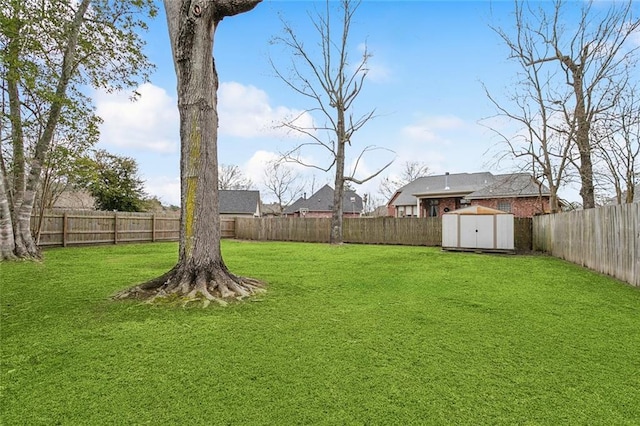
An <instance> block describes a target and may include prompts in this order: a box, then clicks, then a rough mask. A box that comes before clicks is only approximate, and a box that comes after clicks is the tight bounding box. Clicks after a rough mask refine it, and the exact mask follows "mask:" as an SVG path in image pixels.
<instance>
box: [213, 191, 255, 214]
mask: <svg viewBox="0 0 640 426" xmlns="http://www.w3.org/2000/svg"><path fill="white" fill-rule="evenodd" d="M218 198H219V204H220V214H256V213H257V209H258V206H259V204H260V191H246V190H237V189H221V190H219V191H218Z"/></svg>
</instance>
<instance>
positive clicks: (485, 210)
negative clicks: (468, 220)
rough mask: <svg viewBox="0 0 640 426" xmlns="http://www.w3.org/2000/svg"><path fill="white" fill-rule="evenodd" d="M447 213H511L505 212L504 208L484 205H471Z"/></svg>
mask: <svg viewBox="0 0 640 426" xmlns="http://www.w3.org/2000/svg"><path fill="white" fill-rule="evenodd" d="M445 214H461V215H497V214H511V213H507V212H503V211H502V210H497V209H492V208H491V207H484V206H469V207H464V208H462V209H458V210H454V211H451V212H449V213H445Z"/></svg>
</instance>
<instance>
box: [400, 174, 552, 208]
mask: <svg viewBox="0 0 640 426" xmlns="http://www.w3.org/2000/svg"><path fill="white" fill-rule="evenodd" d="M549 196H550V193H549V189H548V188H547V187H546V186H544V185H543V184H541V183H539V182H537V181H536V180H535V179H534V178H533V177H532V176H531V175H529V174H528V173H512V174H503V175H493V174H491V173H490V172H480V173H456V174H449V173H446V174H444V175H434V176H424V177H421V178H418V179H416V180H414V181H413V182H410V183H408V184H407V185H405V186H403V187H402V188H400V189H398V190H397V191H396V193H395V194H394V195H393V197H391V200H389V203H387V209H388V212H389V216H394V217H440V216H442V215H443V214H444V213H447V212H450V211H453V210H457V209H459V208H462V207H468V206H484V207H490V208H493V209H498V210H502V211H506V212H509V213H513V215H514V216H515V217H532V216H534V215H537V214H543V213H548V212H549Z"/></svg>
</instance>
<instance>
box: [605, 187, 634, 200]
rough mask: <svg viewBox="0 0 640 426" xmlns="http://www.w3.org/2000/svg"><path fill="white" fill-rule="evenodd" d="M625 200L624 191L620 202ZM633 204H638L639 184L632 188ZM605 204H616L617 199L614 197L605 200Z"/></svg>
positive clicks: (625, 194) (625, 193)
mask: <svg viewBox="0 0 640 426" xmlns="http://www.w3.org/2000/svg"><path fill="white" fill-rule="evenodd" d="M626 198H627V191H624V192H623V193H622V200H623V202H624V200H626ZM632 202H633V203H638V202H640V184H638V185H636V186H634V187H633V200H632ZM605 204H606V205H611V204H618V199H617V198H616V197H611V198H608V199H607V200H605Z"/></svg>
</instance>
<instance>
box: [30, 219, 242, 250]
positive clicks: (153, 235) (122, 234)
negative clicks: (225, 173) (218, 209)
mask: <svg viewBox="0 0 640 426" xmlns="http://www.w3.org/2000/svg"><path fill="white" fill-rule="evenodd" d="M31 220H32V226H34V225H35V222H36V221H37V218H36V217H32V218H31ZM220 227H221V232H222V236H223V237H231V238H233V237H234V236H235V221H234V220H233V219H227V218H222V219H221V225H220ZM179 237H180V216H179V215H177V214H163V213H125V212H104V211H62V212H57V211H47V212H45V213H44V215H43V217H42V224H41V227H40V235H39V238H38V241H37V244H38V245H39V246H41V247H49V246H63V247H66V246H70V245H82V244H107V243H110V244H118V243H133V242H155V241H178V239H179Z"/></svg>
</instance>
